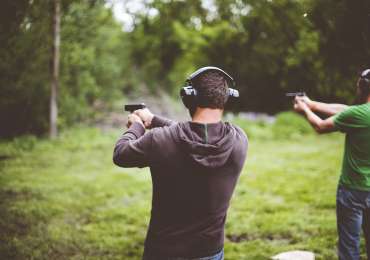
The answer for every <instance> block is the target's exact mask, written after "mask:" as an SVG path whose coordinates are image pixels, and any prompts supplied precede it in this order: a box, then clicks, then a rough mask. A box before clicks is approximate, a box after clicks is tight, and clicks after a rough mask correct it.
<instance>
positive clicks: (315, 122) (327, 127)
mask: <svg viewBox="0 0 370 260" xmlns="http://www.w3.org/2000/svg"><path fill="white" fill-rule="evenodd" d="M303 112H304V113H305V116H306V118H307V120H308V122H310V124H311V125H312V127H313V128H314V129H315V130H316V132H317V133H319V134H324V133H330V132H334V131H336V130H337V129H336V127H335V124H334V116H331V117H329V118H327V119H325V120H323V119H321V118H320V117H319V116H318V115H316V114H315V113H314V112H312V110H311V109H310V108H308V107H305V108H304V109H303Z"/></svg>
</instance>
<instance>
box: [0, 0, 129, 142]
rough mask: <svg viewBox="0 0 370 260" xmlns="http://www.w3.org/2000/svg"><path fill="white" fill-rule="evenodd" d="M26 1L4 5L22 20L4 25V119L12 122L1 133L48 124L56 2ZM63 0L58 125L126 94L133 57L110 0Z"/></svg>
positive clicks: (0, 47)
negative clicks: (106, 4)
mask: <svg viewBox="0 0 370 260" xmlns="http://www.w3.org/2000/svg"><path fill="white" fill-rule="evenodd" d="M21 3H22V2H19V3H17V4H14V3H13V2H12V1H9V2H8V3H5V4H4V5H3V8H4V12H8V14H7V18H8V19H10V18H9V17H15V18H17V19H15V20H14V21H13V23H12V24H11V25H12V26H13V27H12V26H10V27H9V28H8V27H7V28H5V27H1V32H2V34H3V33H4V34H5V36H6V37H4V40H3V41H0V60H1V62H0V68H1V74H0V88H1V95H0V111H1V112H0V118H1V120H2V121H3V122H4V121H5V122H7V124H4V127H1V128H0V136H17V135H19V134H23V133H36V134H42V133H44V132H45V131H46V130H47V129H48V118H49V115H48V113H49V95H50V94H49V93H50V84H51V80H50V69H49V65H50V61H51V35H52V32H51V24H52V21H51V12H49V10H51V3H52V2H51V1H24V2H23V5H21ZM63 4H64V5H63V12H62V13H63V16H62V21H61V24H62V26H61V28H62V29H61V61H60V67H61V71H60V86H59V99H58V103H59V122H58V124H59V125H60V126H67V125H71V124H72V123H74V122H78V121H81V120H83V119H84V118H88V117H92V116H94V115H93V113H92V110H91V107H92V106H93V104H94V103H95V102H97V101H100V102H105V103H109V102H111V101H112V100H114V99H116V98H117V96H120V95H121V93H122V92H121V91H122V90H123V87H124V84H123V79H124V77H125V75H126V73H127V72H125V69H126V67H127V66H128V62H127V58H126V56H127V52H126V51H125V47H126V44H125V34H124V33H123V32H122V30H121V26H120V25H119V24H118V23H117V22H116V21H115V20H114V18H113V16H112V13H111V11H110V10H109V9H107V8H105V7H104V1H64V2H63ZM18 10H19V11H18ZM7 22H8V23H9V21H7Z"/></svg>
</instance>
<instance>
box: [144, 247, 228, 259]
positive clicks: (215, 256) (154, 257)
mask: <svg viewBox="0 0 370 260" xmlns="http://www.w3.org/2000/svg"><path fill="white" fill-rule="evenodd" d="M143 260H224V250H223V249H222V250H221V251H220V252H218V253H217V254H215V255H211V256H204V257H200V258H184V257H165V258H163V257H156V256H149V255H145V254H144V256H143Z"/></svg>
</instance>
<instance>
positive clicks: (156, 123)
mask: <svg viewBox="0 0 370 260" xmlns="http://www.w3.org/2000/svg"><path fill="white" fill-rule="evenodd" d="M166 122H167V119H164V118H162V117H160V116H156V115H155V116H154V117H153V118H152V123H151V128H155V127H162V126H165V125H166Z"/></svg>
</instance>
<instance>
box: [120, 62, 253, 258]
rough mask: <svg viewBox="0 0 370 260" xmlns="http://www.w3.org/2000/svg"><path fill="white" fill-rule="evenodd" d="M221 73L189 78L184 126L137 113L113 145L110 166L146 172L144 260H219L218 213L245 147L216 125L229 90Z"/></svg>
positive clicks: (221, 220)
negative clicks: (148, 197)
mask: <svg viewBox="0 0 370 260" xmlns="http://www.w3.org/2000/svg"><path fill="white" fill-rule="evenodd" d="M225 74H226V73H224V72H223V71H222V70H220V69H218V68H213V69H212V67H210V68H208V69H203V70H202V71H200V72H198V73H195V74H194V75H196V76H193V77H191V88H192V89H194V92H193V93H192V94H194V95H193V96H194V97H191V98H193V100H192V104H189V102H184V104H185V105H186V106H187V108H188V109H189V111H190V114H191V117H192V120H191V121H188V122H180V123H175V122H173V121H171V120H168V119H164V118H162V117H159V116H157V115H153V114H152V113H151V112H150V111H149V110H148V109H141V110H137V111H135V112H134V113H132V114H130V115H129V117H128V130H127V131H126V132H125V133H124V134H123V135H122V136H121V138H120V139H119V140H118V141H117V144H116V146H115V149H114V155H113V161H114V163H115V164H116V165H118V166H121V167H150V172H151V177H152V182H153V199H152V211H151V219H150V224H149V228H148V233H147V237H146V241H145V248H144V256H143V259H145V260H149V259H150V260H154V259H155V260H164V259H167V260H168V259H200V258H201V259H207V260H208V259H210V260H219V259H223V255H224V252H223V245H224V225H225V220H226V213H227V209H228V207H229V202H230V199H231V196H232V193H233V191H234V188H235V185H236V182H237V179H238V177H239V174H240V172H241V170H242V168H243V164H244V161H245V159H246V153H247V147H248V140H247V137H246V135H245V133H244V132H243V130H241V129H240V128H239V127H236V126H234V125H232V124H230V123H228V122H223V121H221V120H222V114H223V110H224V107H225V104H226V102H227V100H228V97H229V93H230V91H229V90H230V89H229V88H228V84H227V77H226V76H225ZM226 75H227V74H226ZM227 76H228V75H227ZM192 94H191V95H192ZM183 101H184V100H183ZM145 128H147V129H150V131H147V132H145Z"/></svg>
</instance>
